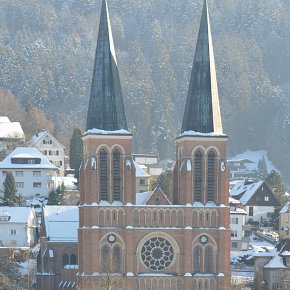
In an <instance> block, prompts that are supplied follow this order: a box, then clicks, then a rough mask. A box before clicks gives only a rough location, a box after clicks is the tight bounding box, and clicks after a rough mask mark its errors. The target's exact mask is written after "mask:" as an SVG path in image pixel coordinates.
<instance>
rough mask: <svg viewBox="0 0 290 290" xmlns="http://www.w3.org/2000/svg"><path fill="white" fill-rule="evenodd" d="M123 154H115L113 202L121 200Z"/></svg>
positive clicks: (118, 152)
mask: <svg viewBox="0 0 290 290" xmlns="http://www.w3.org/2000/svg"><path fill="white" fill-rule="evenodd" d="M120 157H121V153H120V151H118V150H115V151H114V152H113V200H120V199H121V173H120V166H121V160H120V159H121V158H120Z"/></svg>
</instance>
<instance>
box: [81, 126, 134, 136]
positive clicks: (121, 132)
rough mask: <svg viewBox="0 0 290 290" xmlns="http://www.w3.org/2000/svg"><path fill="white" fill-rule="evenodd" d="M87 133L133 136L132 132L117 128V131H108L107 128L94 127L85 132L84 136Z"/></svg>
mask: <svg viewBox="0 0 290 290" xmlns="http://www.w3.org/2000/svg"><path fill="white" fill-rule="evenodd" d="M86 135H130V136H131V135H132V133H131V132H129V131H127V130H124V129H121V130H115V131H106V130H101V129H96V128H94V129H90V130H87V131H86V132H85V133H84V134H83V136H86Z"/></svg>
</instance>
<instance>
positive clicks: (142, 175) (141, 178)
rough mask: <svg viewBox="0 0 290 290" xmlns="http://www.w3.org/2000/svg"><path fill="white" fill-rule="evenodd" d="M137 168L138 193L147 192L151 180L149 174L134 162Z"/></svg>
mask: <svg viewBox="0 0 290 290" xmlns="http://www.w3.org/2000/svg"><path fill="white" fill-rule="evenodd" d="M134 165H135V168H136V192H146V191H148V189H149V178H150V174H148V173H147V172H146V171H145V170H144V169H145V168H144V166H142V165H139V164H138V163H136V162H135V161H134Z"/></svg>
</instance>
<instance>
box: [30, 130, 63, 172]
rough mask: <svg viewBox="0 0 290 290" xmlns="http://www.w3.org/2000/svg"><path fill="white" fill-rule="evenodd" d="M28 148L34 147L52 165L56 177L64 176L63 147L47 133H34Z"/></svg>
mask: <svg viewBox="0 0 290 290" xmlns="http://www.w3.org/2000/svg"><path fill="white" fill-rule="evenodd" d="M28 145H29V146H33V147H36V148H37V149H38V150H39V151H40V152H41V153H42V154H43V155H44V156H45V157H46V158H47V159H48V160H49V161H50V162H51V163H52V164H53V165H55V166H56V167H57V168H58V175H60V176H64V170H65V153H64V151H65V149H66V148H65V147H64V146H63V145H62V144H61V143H60V142H59V141H58V140H57V139H56V138H55V137H54V136H53V135H52V134H51V133H49V132H48V131H45V130H43V131H41V132H38V133H36V134H35V135H34V136H32V138H31V139H30V141H29V142H28Z"/></svg>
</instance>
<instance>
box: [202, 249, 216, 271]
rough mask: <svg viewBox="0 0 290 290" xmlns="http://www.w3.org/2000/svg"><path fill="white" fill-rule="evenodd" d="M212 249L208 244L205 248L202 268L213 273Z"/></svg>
mask: <svg viewBox="0 0 290 290" xmlns="http://www.w3.org/2000/svg"><path fill="white" fill-rule="evenodd" d="M213 259H214V257H213V250H212V247H210V246H208V247H206V248H205V253H204V270H205V272H206V273H213V272H214V270H213Z"/></svg>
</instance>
